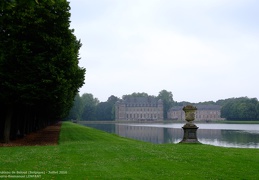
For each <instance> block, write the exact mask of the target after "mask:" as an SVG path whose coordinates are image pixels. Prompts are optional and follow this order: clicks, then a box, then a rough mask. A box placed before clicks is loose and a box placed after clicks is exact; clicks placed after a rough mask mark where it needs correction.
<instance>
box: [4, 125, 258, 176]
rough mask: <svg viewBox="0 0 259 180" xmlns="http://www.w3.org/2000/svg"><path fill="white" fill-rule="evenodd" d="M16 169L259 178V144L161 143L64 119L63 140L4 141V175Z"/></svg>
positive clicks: (51, 173)
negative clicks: (36, 143) (30, 144)
mask: <svg viewBox="0 0 259 180" xmlns="http://www.w3.org/2000/svg"><path fill="white" fill-rule="evenodd" d="M18 171H19V172H18ZM11 173H13V175H15V174H16V175H17V174H22V173H27V175H28V174H29V175H33V174H34V173H35V174H36V173H45V174H42V175H39V176H37V177H39V179H74V180H77V179H140V180H142V179H147V180H149V179H151V180H153V179H154V180H157V179H161V180H165V179H184V180H185V179H199V180H200V179H206V180H207V179H259V149H237V148H223V147H214V146H209V145H202V144H200V145H197V144H192V145H191V144H161V145H157V144H151V143H146V142H140V141H136V140H131V139H126V138H121V137H119V136H117V135H114V134H108V133H105V132H102V131H99V130H95V129H91V128H88V127H84V126H80V125H77V124H72V123H69V122H64V123H63V124H62V127H61V133H60V140H59V145H58V146H41V147H40V146H38V147H37V146H34V147H1V148H0V179H1V178H3V179H4V177H5V176H8V175H9V177H10V174H11ZM55 173H59V174H58V175H56V174H55ZM66 173H67V174H66Z"/></svg>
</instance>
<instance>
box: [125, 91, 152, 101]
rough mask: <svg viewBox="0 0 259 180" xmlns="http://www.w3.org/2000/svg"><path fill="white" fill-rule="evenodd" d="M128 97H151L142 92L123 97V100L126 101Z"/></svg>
mask: <svg viewBox="0 0 259 180" xmlns="http://www.w3.org/2000/svg"><path fill="white" fill-rule="evenodd" d="M128 97H149V95H148V94H147V93H145V92H142V93H136V92H134V93H132V94H128V95H123V96H122V99H124V100H125V99H126V98H128Z"/></svg>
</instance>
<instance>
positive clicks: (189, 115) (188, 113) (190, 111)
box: [183, 105, 197, 126]
mask: <svg viewBox="0 0 259 180" xmlns="http://www.w3.org/2000/svg"><path fill="white" fill-rule="evenodd" d="M196 110H197V108H196V107H195V106H192V105H187V106H184V107H183V111H184V113H185V120H186V121H187V123H186V124H185V126H195V124H193V121H194V120H195V111H196Z"/></svg>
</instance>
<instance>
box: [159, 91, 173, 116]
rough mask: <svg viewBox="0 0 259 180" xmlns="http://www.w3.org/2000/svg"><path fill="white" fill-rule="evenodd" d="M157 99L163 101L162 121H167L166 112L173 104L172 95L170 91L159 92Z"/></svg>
mask: <svg viewBox="0 0 259 180" xmlns="http://www.w3.org/2000/svg"><path fill="white" fill-rule="evenodd" d="M157 99H161V100H162V101H163V106H164V108H163V109H164V119H167V112H168V110H169V109H170V108H171V107H172V106H173V103H174V100H173V94H172V92H170V91H166V90H162V91H160V92H159V94H158V96H157Z"/></svg>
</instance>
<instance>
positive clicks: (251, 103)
mask: <svg viewBox="0 0 259 180" xmlns="http://www.w3.org/2000/svg"><path fill="white" fill-rule="evenodd" d="M128 97H154V98H156V99H157V100H159V99H162V100H163V106H164V119H165V120H166V119H167V112H168V110H169V109H170V108H171V107H173V106H185V105H187V104H193V105H194V106H195V105H220V106H221V117H222V118H225V119H226V120H244V121H246V120H259V102H258V100H257V99H256V98H248V97H239V98H229V99H224V100H218V101H216V102H214V101H206V102H199V103H191V102H187V101H181V102H177V101H174V100H173V94H172V92H170V91H167V90H162V91H160V92H159V94H158V96H150V95H148V94H147V93H145V92H142V93H136V92H134V93H132V94H128V95H123V96H122V99H126V98H128ZM119 99H120V98H118V97H116V96H114V95H112V96H110V97H109V98H108V100H107V101H106V102H99V100H98V99H97V98H94V96H93V95H92V94H87V93H85V94H83V95H82V96H80V95H78V94H77V96H76V98H75V100H74V106H73V107H72V109H71V111H70V113H69V116H68V117H67V118H66V119H74V120H83V121H84V120H86V121H98V120H103V121H113V120H115V110H114V107H115V103H116V102H117V101H118V100H119Z"/></svg>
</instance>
